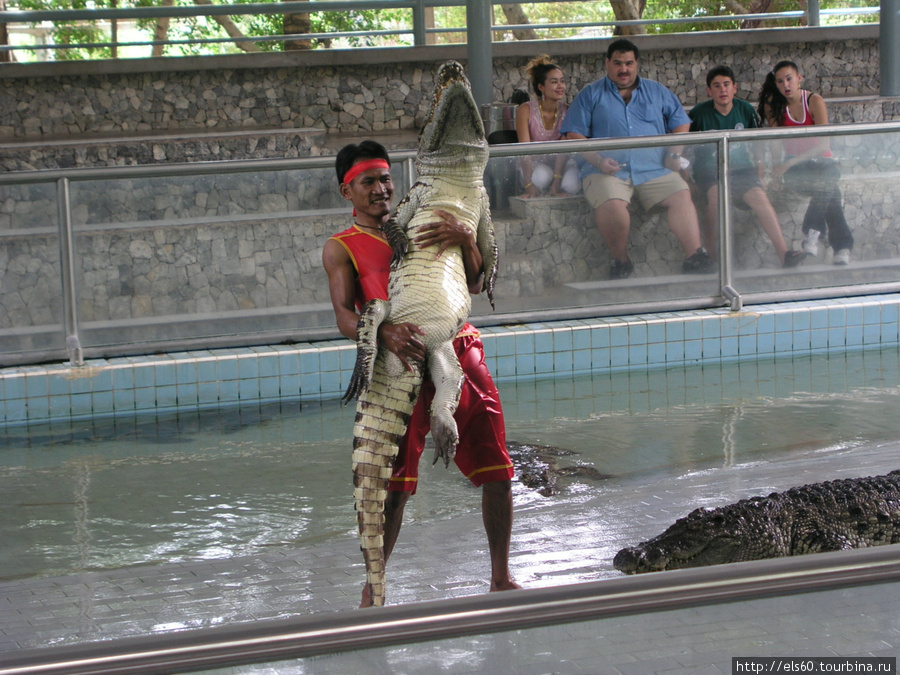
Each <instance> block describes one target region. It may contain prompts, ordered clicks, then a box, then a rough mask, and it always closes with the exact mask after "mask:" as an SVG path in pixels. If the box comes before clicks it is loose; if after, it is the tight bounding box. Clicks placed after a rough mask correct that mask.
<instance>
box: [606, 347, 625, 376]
mask: <svg viewBox="0 0 900 675" xmlns="http://www.w3.org/2000/svg"><path fill="white" fill-rule="evenodd" d="M609 367H610V368H612V369H614V370H621V369H623V368H627V367H628V347H610V348H609Z"/></svg>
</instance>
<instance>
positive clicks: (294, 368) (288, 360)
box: [278, 351, 300, 375]
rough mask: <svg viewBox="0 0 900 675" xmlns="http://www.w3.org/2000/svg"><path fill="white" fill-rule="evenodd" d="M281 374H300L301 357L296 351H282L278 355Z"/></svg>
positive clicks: (279, 372)
mask: <svg viewBox="0 0 900 675" xmlns="http://www.w3.org/2000/svg"><path fill="white" fill-rule="evenodd" d="M278 374H279V375H299V374H300V357H299V355H298V354H297V352H295V351H290V352H282V353H281V354H279V356H278Z"/></svg>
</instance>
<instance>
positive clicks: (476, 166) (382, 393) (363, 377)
mask: <svg viewBox="0 0 900 675" xmlns="http://www.w3.org/2000/svg"><path fill="white" fill-rule="evenodd" d="M487 160H488V147H487V142H486V141H485V136H484V126H483V124H482V121H481V116H480V114H479V111H478V106H477V105H476V103H475V100H474V99H473V98H472V93H471V88H470V85H469V81H468V80H467V79H466V76H465V72H464V71H463V68H462V66H460V65H459V64H458V63H456V62H454V61H449V62H447V63H445V64H444V65H443V66H441V68H440V69H439V71H438V74H437V82H436V85H435V90H434V100H433V102H432V106H431V113H430V115H429V117H428V119H427V121H426V124H425V127H424V128H423V129H422V132H421V134H420V135H419V142H418V151H417V155H416V170H417V172H418V174H419V175H418V180H417V181H416V183H415V184H414V185H413V186H412V188H411V189H410V191H409V193H408V194H407V195H406V197H404V199H403V200H402V201H401V202H400V203H399V204H398V205H397V208H396V209H395V210H394V212H393V214H392V215H391V218H390V220H389V221H388V222H387V223H386V224H385V226H384V234H385V237H386V238H387V240H388V243H390V245H391V248H392V249H393V251H394V255H393V258H392V260H391V274H390V278H389V281H388V301H387V302H385V301H383V300H372V301H370V302H369V303H368V304H367V305H366V306H365V308H364V309H363V311H362V314H361V317H360V320H359V325H358V327H357V361H356V367H355V369H354V372H353V376H352V378H351V381H350V386H349V387H348V389H347V392H346V393H345V394H344V400H345V401H349V400H350V399H351V398H353V397H355V396H358V397H359V400H358V403H357V408H356V425H355V426H354V428H353V436H354V441H353V481H354V488H355V489H354V493H353V494H354V499H355V501H356V511H357V519H358V521H359V534H360V539H361V548H362V551H363V557H364V559H365V562H366V583H367V584H368V591H369V597H370V598H371V599H372V603H373V604H375V605H383V604H384V590H385V589H384V548H383V539H382V533H383V523H384V500H385V498H386V497H387V485H388V480H389V479H390V476H391V468H392V466H393V463H394V459H395V458H396V456H397V452H398V444H399V441H400V439H401V438H402V437H403V434H404V433H405V431H406V427H407V424H408V422H409V418H410V415H411V414H412V410H413V406H414V405H415V402H416V399H417V397H418V395H419V389H420V387H421V385H422V380H423V377H424V372H425V371H424V368H427V370H428V374H429V375H430V376H431V379H432V381H433V382H434V385H435V395H434V400H433V403H432V406H431V435H432V437H433V438H434V441H435V461H437V460H438V458H443V460H444V462H445V463H447V464H449V462H450V459H452V457H453V455H454V453H455V452H456V445H457V442H458V440H459V436H458V433H457V429H456V422H455V421H454V419H453V413H454V412H455V411H456V406H457V404H458V403H459V393H460V386H461V384H462V378H463V372H462V368H461V367H460V365H459V361H458V359H457V358H456V352H455V351H454V350H453V338H454V337H455V336H456V334H457V333H458V332H459V329H460V328H461V327H462V326H463V324H464V323H465V321H466V319H467V318H468V316H469V310H470V308H471V305H472V300H471V297H470V296H469V288H468V284H467V281H466V271H465V266H464V264H463V257H462V251H461V250H460V247H459V246H455V247H451V248H448V249H447V250H446V251H444V252H443V253H440V255H438V253H439V246H437V245H432V246H428V247H425V248H422V247H420V246H419V245H418V244H416V242H415V241H414V238H415V236H416V235H417V234H418V233H419V229H420V228H421V227H423V226H425V225H429V224H432V223H434V222H436V220H437V219H436V217H435V215H434V211H435V210H436V209H439V210H443V211H447V212H449V213H451V214H452V215H453V216H455V217H456V219H457V220H458V221H459V222H460V223H463V224H464V225H466V226H467V227H469V228H471V229H472V230H473V231H474V232H475V239H476V243H477V246H478V249H479V251H480V253H481V256H482V258H483V261H484V271H485V288H486V290H487V294H488V298H489V299H490V300H491V304H492V305H493V291H494V280H495V278H496V274H497V246H496V243H495V241H494V232H493V228H492V225H491V215H490V205H489V202H488V196H487V192H486V191H485V189H484V184H483V177H484V169H485V166H486V165H487ZM384 321H390V322H391V323H403V322H410V323H414V324H416V325H418V326H420V327H421V328H423V329H424V330H425V335H424V336H422V341H423V342H424V343H425V349H426V362H425V364H416V370H415V372H412V373H411V372H409V371H407V370H406V369H405V368H404V367H403V365H402V363H401V362H400V360H399V359H398V358H397V357H396V356H395V355H394V354H392V353H390V352H389V351H388V350H386V349H378V346H377V344H376V340H375V337H376V334H377V331H378V326H379V325H380V324H381V323H382V322H384Z"/></svg>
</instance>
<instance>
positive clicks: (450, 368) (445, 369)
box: [428, 341, 464, 466]
mask: <svg viewBox="0 0 900 675" xmlns="http://www.w3.org/2000/svg"><path fill="white" fill-rule="evenodd" d="M428 372H429V374H430V375H431V381H432V382H434V399H433V400H432V402H431V437H432V438H433V439H434V461H433V462H432V464H436V463H437V461H438V460H439V459H443V460H444V466H450V460H451V459H453V456H454V455H455V454H456V446H457V444H458V443H459V431H458V430H457V426H456V420H455V419H453V413H455V412H456V407H457V406H458V405H459V394H460V390H461V389H462V383H463V378H464V375H463V369H462V367H461V366H460V365H459V359H458V358H457V357H456V351H454V349H453V342H452V341H449V342H442V343H441V344H439V345H438V346H437V347H435V348H434V350H433V351H432V352H431V353H430V354H429V355H428Z"/></svg>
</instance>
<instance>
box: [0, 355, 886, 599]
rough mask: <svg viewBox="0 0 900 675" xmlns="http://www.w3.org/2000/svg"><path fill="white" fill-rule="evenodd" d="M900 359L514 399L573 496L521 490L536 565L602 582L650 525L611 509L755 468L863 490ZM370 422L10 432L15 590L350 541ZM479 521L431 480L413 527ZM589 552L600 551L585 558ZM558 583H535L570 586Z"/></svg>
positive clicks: (311, 415)
mask: <svg viewBox="0 0 900 675" xmlns="http://www.w3.org/2000/svg"><path fill="white" fill-rule="evenodd" d="M898 355H900V350H898V349H896V348H893V349H890V350H883V351H875V352H858V353H853V354H847V355H840V356H830V357H829V356H813V357H805V358H802V359H793V360H787V359H781V360H767V361H759V362H753V363H742V364H724V365H715V366H703V367H696V368H677V369H669V370H659V371H648V372H644V371H642V372H636V373H630V374H628V373H619V374H603V375H595V376H593V377H590V376H583V377H574V378H573V377H568V378H562V379H551V380H541V381H530V382H519V383H514V384H503V385H501V387H500V389H501V396H502V399H503V403H504V408H505V411H506V415H507V435H508V440H509V441H510V442H512V443H515V444H517V445H526V446H539V447H538V449H537V450H536V451H529V450H526V453H531V454H530V455H527V458H529V459H535V458H536V460H535V461H536V462H537V464H538V465H539V466H543V467H545V468H549V475H550V477H551V478H552V479H553V480H554V481H555V488H556V493H555V494H549V491H544V493H542V492H541V491H539V490H538V489H536V488H535V487H533V486H532V487H529V486H526V485H525V484H523V483H521V482H517V484H516V490H515V500H516V511H517V516H516V530H515V531H514V538H518V544H517V546H519V547H521V546H522V539H523V538H527V536H528V532H536V531H538V530H540V531H542V533H543V535H542V536H548V534H547V533H548V531H554V532H555V534H556V535H558V537H559V538H560V539H563V540H566V541H567V542H569V546H568V548H567V551H568V554H567V555H566V556H563V557H562V558H561V557H560V555H558V554H556V555H555V557H554V561H553V565H555V566H556V568H559V569H562V568H563V567H566V565H570V567H568V568H566V569H567V570H568V571H566V572H562V571H560V572H559V573H558V576H557V577H556V578H555V581H556V582H562V581H574V580H578V579H580V578H582V577H579V575H578V573H577V572H572V569H574V568H577V567H578V565H579V564H581V563H579V562H578V561H579V558H580V559H581V560H582V562H583V560H584V558H585V556H584V555H581V554H580V553H579V551H583V550H584V548H585V547H587V546H593V547H595V548H596V546H597V545H599V544H600V543H601V542H600V541H599V540H598V527H600V526H599V525H598V520H599V521H602V523H601V524H602V528H601V529H602V530H603V535H602V537H601V538H602V539H603V540H604V541H606V542H611V543H610V544H609V545H610V546H614V545H618V543H621V542H622V540H623V539H627V536H626V535H625V530H626V529H627V530H628V532H629V533H631V532H634V531H635V529H634V528H635V521H636V520H640V514H635V513H633V508H634V507H633V503H632V502H629V504H632V505H630V506H629V509H631V511H630V512H629V513H622V512H618V511H617V510H616V508H615V505H614V504H610V503H609V501H608V500H605V499H602V498H603V497H604V496H606V495H609V496H613V495H623V494H626V493H636V492H638V491H640V490H641V489H642V488H644V487H645V486H647V485H648V484H653V483H654V482H658V481H661V480H668V479H672V478H675V479H678V478H680V477H686V476H697V475H703V474H704V473H707V472H713V471H715V470H716V469H719V468H725V467H738V466H741V465H753V466H755V467H756V471H757V474H760V475H762V476H764V475H765V471H762V472H760V471H759V467H760V465H762V466H763V467H765V465H766V464H767V463H772V466H773V467H774V466H775V465H777V464H778V463H779V462H783V461H784V460H789V459H791V458H793V457H801V456H804V457H810V458H812V459H813V460H814V461H815V460H816V458H817V457H818V458H822V459H824V458H827V457H834V458H836V460H837V464H836V466H840V467H842V468H843V469H844V470H845V471H850V472H851V473H852V470H853V469H854V449H855V448H870V447H874V446H884V445H885V444H894V443H896V442H897V441H898V440H900V415H898V414H897V410H900V405H898V404H900V359H898ZM353 417H354V411H353V409H352V408H342V407H340V406H339V405H338V404H337V403H323V404H314V405H308V404H304V405H303V406H302V407H301V405H300V404H299V403H284V404H281V405H271V406H262V407H260V406H255V407H253V408H233V409H224V410H217V411H206V412H196V411H195V412H190V413H183V414H180V415H177V416H166V417H162V416H160V417H156V416H154V417H134V418H115V419H103V420H92V421H84V422H77V423H71V424H65V425H53V426H45V427H29V428H27V429H25V428H20V429H7V430H5V431H4V432H3V434H4V435H3V436H2V437H0V439H2V440H3V450H2V451H0V508H2V512H3V514H4V517H3V518H2V521H0V536H2V540H3V542H4V545H3V546H2V547H0V578H2V579H13V578H21V577H31V576H48V575H66V574H72V573H77V572H80V571H85V570H104V569H113V568H119V567H127V566H135V565H141V564H160V563H165V562H191V561H201V560H219V559H228V558H233V557H238V556H248V555H254V554H256V553H259V552H260V551H262V550H264V549H266V548H269V549H271V547H290V548H292V549H302V548H303V547H304V546H308V545H312V544H320V543H323V542H327V541H329V540H332V539H346V538H347V537H348V536H351V535H352V532H353V531H354V527H355V518H354V513H353V507H352V502H351V488H350V468H349V465H350V459H349V454H350V453H349V447H350V437H351V433H352V424H353ZM898 468H900V467H898ZM835 477H843V475H842V476H835ZM801 482H803V477H802V476H798V479H797V484H800V483H801ZM692 485H693V486H694V487H691V488H690V490H692V492H689V493H688V494H687V495H686V496H685V495H682V496H681V497H682V498H681V499H680V500H673V503H678V506H677V507H676V508H674V509H673V513H672V517H673V518H674V517H677V516H680V515H683V512H678V510H679V509H682V508H686V507H688V506H690V505H691V503H693V504H719V503H724V502H727V501H731V499H732V497H733V496H734V495H733V494H732V493H731V491H730V490H729V489H727V486H723V484H720V483H715V482H710V481H706V482H703V485H704V486H705V487H704V488H703V489H699V488H697V487H696V485H697V483H696V481H695V482H694V483H692ZM761 487H765V483H764V482H763V483H762V486H761ZM686 489H687V488H686ZM548 494H549V496H548ZM601 503H602V504H604V505H605V506H604V507H603V509H602V512H600V511H598V510H597V508H595V507H593V506H592V507H591V508H590V509H585V510H584V512H579V504H585V505H588V504H601ZM479 507H480V500H479V493H478V491H477V490H474V489H470V488H469V487H468V483H467V482H466V481H465V480H464V479H463V478H462V477H461V476H460V474H459V473H458V472H457V471H455V470H453V469H451V470H450V471H447V470H445V469H444V468H443V466H439V467H428V468H427V469H425V470H424V471H423V476H422V480H421V486H420V491H419V495H417V497H416V498H415V499H414V500H413V501H412V502H411V505H410V507H409V509H408V511H407V514H408V515H407V520H406V523H407V524H427V523H428V522H430V521H438V520H445V519H447V518H452V517H454V516H455V515H464V514H465V515H470V514H472V513H477V512H478V510H479ZM561 513H565V514H566V517H565V518H561V517H558V514H561ZM576 513H577V514H578V516H577V517H572V514H576ZM656 517H658V516H656ZM667 525H668V523H667V522H659V523H658V526H659V527H658V528H657V529H659V530H660V531H661V530H662V529H665V526H667ZM655 527H657V524H653V526H652V527H649V526H644V530H645V531H646V532H647V533H651V534H652V533H654V532H651V530H652V529H653V528H655ZM583 532H589V538H588V535H587V534H586V535H585V537H584V538H583V539H579V537H581V534H580V533H583ZM608 553H609V552H608V551H603V552H602V556H601V557H602V558H603V559H605V558H606V557H608ZM595 555H598V554H597V553H596V551H594V553H592V554H591V556H590V557H593V556H595ZM539 558H540V555H539V554H538V553H535V557H534V564H535V565H539V564H540V560H539ZM527 562H528V561H527V560H526V559H525V558H523V557H520V558H519V559H518V563H519V564H526V563H527ZM573 566H574V567H573ZM535 569H537V568H535ZM554 569H555V568H554ZM554 569H548V570H544V572H541V573H538V572H536V571H535V572H534V574H533V575H532V578H533V579H537V578H538V577H539V576H540V574H543V573H546V574H547V575H548V578H549V577H554V575H555V574H557V573H556V572H555V571H554ZM521 575H522V573H521V571H520V576H521Z"/></svg>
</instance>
